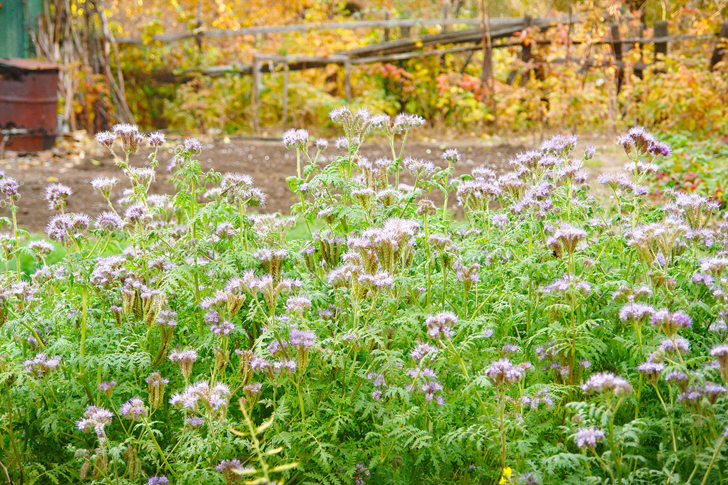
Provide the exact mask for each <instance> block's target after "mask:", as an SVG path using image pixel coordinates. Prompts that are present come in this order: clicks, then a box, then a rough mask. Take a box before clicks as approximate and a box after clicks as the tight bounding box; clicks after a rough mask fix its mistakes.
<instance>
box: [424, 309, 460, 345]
mask: <svg viewBox="0 0 728 485" xmlns="http://www.w3.org/2000/svg"><path fill="white" fill-rule="evenodd" d="M457 321H458V317H457V315H455V314H454V313H453V312H441V313H438V314H437V315H434V316H431V317H428V318H427V320H426V322H425V323H426V324H427V335H428V336H429V337H430V338H433V339H435V340H439V339H440V338H442V337H444V338H445V339H448V340H449V339H451V338H452V336H453V332H452V330H451V327H452V326H453V325H455V324H456V323H457Z"/></svg>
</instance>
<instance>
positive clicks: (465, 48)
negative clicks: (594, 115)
mask: <svg viewBox="0 0 728 485" xmlns="http://www.w3.org/2000/svg"><path fill="white" fill-rule="evenodd" d="M444 14H445V18H440V19H396V20H389V19H388V18H386V19H385V20H368V21H354V22H338V23H324V24H297V25H281V26H261V27H245V28H241V29H231V30H209V31H208V30H205V29H203V28H202V27H201V26H200V22H198V28H197V29H195V30H193V31H191V32H184V33H171V34H161V35H157V36H154V37H153V40H154V41H158V42H176V41H180V40H184V39H192V38H194V39H196V40H197V44H198V46H201V45H202V39H203V38H218V37H225V36H242V35H259V34H269V33H292V32H308V31H322V30H336V29H348V30H355V29H374V28H383V29H384V38H385V41H384V42H381V43H378V44H373V45H368V46H364V47H359V48H356V49H351V50H347V51H341V52H337V53H335V54H332V55H329V56H298V55H285V56H283V55H271V54H256V55H254V56H253V61H252V63H251V64H229V65H224V66H213V67H209V68H204V69H202V70H196V71H194V72H198V73H202V74H204V75H207V76H212V77H215V76H222V75H226V74H238V75H252V76H253V95H252V98H253V99H252V104H253V124H254V127H255V130H256V132H257V131H259V129H260V121H259V108H260V91H261V86H262V74H264V73H273V72H282V73H283V93H282V105H283V120H284V121H283V124H284V126H285V125H286V124H287V121H288V88H289V72H290V71H297V70H303V69H316V68H322V67H325V66H327V65H330V64H337V65H340V66H342V67H343V69H344V90H345V96H346V98H347V99H351V96H352V95H351V92H352V87H351V68H352V66H354V65H358V64H375V63H382V62H397V61H402V60H406V59H413V58H417V57H424V56H441V55H444V54H454V53H468V54H469V55H468V57H467V59H466V60H465V63H464V65H463V67H462V69H461V72H464V70H465V67H466V66H467V64H468V62H470V59H471V58H472V55H473V54H474V53H475V52H477V51H480V50H482V51H483V52H484V55H485V56H486V57H487V58H489V57H490V51H489V49H499V48H504V47H514V46H520V47H521V49H522V53H521V60H522V61H523V62H525V63H528V62H529V61H532V60H533V56H532V52H531V45H529V44H527V43H521V41H518V40H516V39H514V34H517V33H519V32H521V31H523V30H524V29H526V28H530V27H537V28H540V29H541V30H546V29H550V28H552V27H554V26H556V25H564V24H567V25H569V26H571V24H573V23H577V22H579V21H580V19H579V17H578V16H576V15H571V14H569V15H562V16H558V17H547V18H531V17H528V16H526V17H501V18H492V19H488V20H487V22H488V33H489V38H488V39H487V40H486V38H485V25H484V24H483V20H482V19H458V18H456V19H453V18H447V12H446V11H445V12H444ZM431 25H439V26H440V27H441V28H442V32H441V33H437V34H428V35H422V36H410V35H409V34H410V32H411V31H410V29H411V28H412V27H421V26H431ZM469 25H478V27H475V28H473V27H471V28H463V29H459V30H452V31H449V30H448V26H469ZM643 27H644V26H643ZM391 28H399V29H400V34H401V36H402V37H403V38H401V39H398V40H389V38H390V32H389V29H391ZM643 30H644V28H642V29H641V31H643ZM570 33H571V28H569V38H567V55H566V58H565V59H561V60H555V61H551V62H553V63H563V62H566V63H569V62H571V61H581V60H580V59H571V58H570V54H569V49H568V47H569V46H571V45H578V44H580V43H581V42H580V41H575V40H573V39H571V38H570ZM653 34H654V35H653V37H651V38H644V37H642V36H640V37H636V38H626V39H622V38H620V34H619V26H618V25H616V24H615V25H612V26H611V29H610V37H608V38H605V39H601V40H597V41H589V42H588V43H589V44H591V45H609V46H610V47H611V52H612V57H611V58H610V59H608V60H607V61H606V62H601V63H595V62H593V61H590V60H588V59H587V60H586V61H585V62H584V64H583V68H584V69H590V68H594V67H603V66H606V65H609V66H614V67H616V69H617V76H616V83H617V90H618V91H619V90H620V88H621V86H622V83H623V81H624V75H625V63H624V61H623V56H624V54H625V52H627V51H629V50H631V49H632V48H634V47H635V46H636V45H639V44H654V55H655V59H654V61H655V62H656V61H658V60H659V59H663V58H665V57H667V55H668V51H669V49H668V46H669V44H670V43H672V42H680V41H685V40H692V41H713V42H715V47H714V49H713V52H712V56H711V58H710V60H709V66H710V69H711V70H712V69H713V68H714V67H715V65H716V64H717V63H718V62H719V61H720V60H721V59H723V57H724V55H725V54H727V53H728V45H726V44H728V22H723V23H722V25H721V29H720V32H719V33H718V34H717V35H712V34H711V35H700V36H695V35H693V36H670V34H669V31H668V23H667V22H665V21H656V22H655V23H654V26H653ZM117 42H118V43H119V44H141V43H143V41H142V39H141V38H138V37H122V38H118V39H117ZM491 42H492V43H491ZM538 43H543V44H548V43H549V41H541V42H538ZM450 45H452V46H454V47H447V48H440V46H450ZM632 67H633V70H634V72H635V74H636V75H637V76H640V77H641V76H642V73H643V71H644V69H645V68H646V67H647V64H646V63H645V62H644V59H642V60H641V61H640V62H638V63H637V64H636V65H634V66H632ZM186 72H187V73H188V74H191V73H192V72H193V71H186ZM514 73H515V71H513V72H512V73H511V75H510V76H509V82H511V81H513V79H514V78H515V76H514V75H513V74H514ZM487 75H489V72H486V70H485V69H484V76H487ZM173 78H177V80H179V78H178V77H177V76H173Z"/></svg>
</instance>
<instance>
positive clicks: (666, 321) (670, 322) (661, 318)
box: [652, 309, 693, 337]
mask: <svg viewBox="0 0 728 485" xmlns="http://www.w3.org/2000/svg"><path fill="white" fill-rule="evenodd" d="M692 324H693V321H692V319H691V318H690V317H689V316H688V314H687V313H685V312H674V313H671V312H670V311H668V310H664V309H663V310H659V311H657V312H655V314H654V315H653V316H652V325H654V326H656V327H658V328H661V329H662V331H663V332H665V335H667V336H668V337H672V336H674V335H675V334H676V333H677V331H678V330H680V329H682V328H689V327H691V326H692Z"/></svg>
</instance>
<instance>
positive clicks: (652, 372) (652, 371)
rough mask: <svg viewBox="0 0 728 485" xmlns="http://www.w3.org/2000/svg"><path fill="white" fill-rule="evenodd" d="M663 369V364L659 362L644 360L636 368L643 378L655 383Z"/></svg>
mask: <svg viewBox="0 0 728 485" xmlns="http://www.w3.org/2000/svg"><path fill="white" fill-rule="evenodd" d="M664 369H665V365H664V364H662V363H659V362H644V363H642V364H640V365H639V367H638V368H637V370H638V371H639V373H640V374H642V375H643V376H645V378H646V379H647V380H648V381H650V382H652V383H653V384H656V383H657V381H658V380H659V379H660V373H661V372H662V371H663V370H664Z"/></svg>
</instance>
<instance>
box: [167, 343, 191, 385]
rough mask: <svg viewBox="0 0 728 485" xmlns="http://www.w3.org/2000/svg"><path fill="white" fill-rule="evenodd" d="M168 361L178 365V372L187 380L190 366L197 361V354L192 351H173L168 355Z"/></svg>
mask: <svg viewBox="0 0 728 485" xmlns="http://www.w3.org/2000/svg"><path fill="white" fill-rule="evenodd" d="M169 360H171V361H172V362H176V363H177V364H179V368H180V371H181V372H182V375H183V376H184V377H185V380H187V379H189V378H190V374H191V373H192V364H193V363H194V362H195V361H196V360H197V352H195V351H194V350H192V349H188V350H175V351H173V352H172V353H171V354H169Z"/></svg>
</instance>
